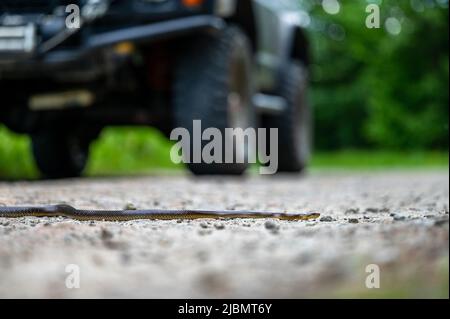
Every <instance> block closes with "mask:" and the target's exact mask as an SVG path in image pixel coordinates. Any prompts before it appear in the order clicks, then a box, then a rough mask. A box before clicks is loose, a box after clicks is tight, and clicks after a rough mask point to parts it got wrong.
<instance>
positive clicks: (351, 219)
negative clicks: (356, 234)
mask: <svg viewBox="0 0 450 319" xmlns="http://www.w3.org/2000/svg"><path fill="white" fill-rule="evenodd" d="M348 222H349V223H350V224H358V223H359V220H358V219H356V218H350V219H349V220H348Z"/></svg>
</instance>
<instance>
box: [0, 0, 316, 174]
mask: <svg viewBox="0 0 450 319" xmlns="http://www.w3.org/2000/svg"><path fill="white" fill-rule="evenodd" d="M297 4H298V1H296V0H292V1H290V0H287V1H272V0H0V97H1V100H0V123H3V125H6V126H7V127H8V128H9V129H11V130H13V131H15V132H19V133H25V134H29V135H30V136H31V140H32V151H33V154H34V157H35V160H36V163H37V166H38V167H39V169H40V170H41V172H42V174H43V175H44V176H46V177H49V178H62V177H72V176H79V175H80V174H81V173H82V171H83V169H84V167H85V164H86V161H87V158H88V153H89V145H90V144H91V142H92V141H93V140H94V139H96V138H97V137H98V136H99V133H100V132H101V130H102V128H104V127H105V126H113V125H146V126H153V127H156V128H158V129H160V130H161V131H162V132H164V133H165V134H169V133H170V132H171V130H172V129H173V128H176V127H185V128H187V129H190V130H191V129H192V126H193V124H192V123H193V120H202V126H203V127H215V128H219V129H220V130H224V129H225V128H228V127H229V128H236V127H242V128H247V127H267V128H278V129H279V145H278V148H279V170H280V171H289V172H296V171H301V170H302V169H303V168H304V167H305V165H306V163H307V160H308V156H309V153H310V139H311V134H310V126H311V114H310V109H309V107H308V103H307V98H306V89H307V78H308V65H309V63H310V57H309V55H308V42H307V38H306V36H305V31H304V27H305V26H307V25H308V23H309V16H308V14H307V13H306V12H305V11H302V9H301V8H299V7H298V5H297ZM236 147H238V146H236ZM118 151H120V145H119V146H118ZM247 166H248V164H242V163H241V164H239V163H236V164H207V163H200V164H199V163H197V164H191V165H189V168H190V169H191V170H192V171H193V172H194V173H196V174H241V173H243V172H244V171H245V170H246V168H247Z"/></svg>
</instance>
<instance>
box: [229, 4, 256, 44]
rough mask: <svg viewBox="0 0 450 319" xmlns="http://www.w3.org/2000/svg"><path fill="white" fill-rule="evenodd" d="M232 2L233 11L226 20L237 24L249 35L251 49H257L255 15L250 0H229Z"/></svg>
mask: <svg viewBox="0 0 450 319" xmlns="http://www.w3.org/2000/svg"><path fill="white" fill-rule="evenodd" d="M229 1H231V2H232V3H233V7H234V11H233V14H232V15H230V17H228V18H227V21H228V22H230V23H234V24H236V25H238V26H239V27H240V28H241V29H242V30H243V31H244V32H245V33H246V35H247V36H248V37H249V39H250V42H251V45H252V50H253V51H256V50H257V49H258V43H257V42H258V40H257V38H258V36H257V27H256V16H255V10H254V6H253V1H252V0H229Z"/></svg>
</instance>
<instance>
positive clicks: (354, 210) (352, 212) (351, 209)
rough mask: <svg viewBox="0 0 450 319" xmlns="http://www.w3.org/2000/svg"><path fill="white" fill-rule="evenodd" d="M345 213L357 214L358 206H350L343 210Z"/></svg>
mask: <svg viewBox="0 0 450 319" xmlns="http://www.w3.org/2000/svg"><path fill="white" fill-rule="evenodd" d="M345 214H346V215H354V214H359V208H350V209H347V210H346V211H345Z"/></svg>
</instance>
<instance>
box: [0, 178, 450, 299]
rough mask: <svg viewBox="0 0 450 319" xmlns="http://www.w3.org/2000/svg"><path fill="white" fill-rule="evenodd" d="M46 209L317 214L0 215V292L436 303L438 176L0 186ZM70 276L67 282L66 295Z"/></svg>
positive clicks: (443, 287)
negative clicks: (111, 218)
mask: <svg viewBox="0 0 450 319" xmlns="http://www.w3.org/2000/svg"><path fill="white" fill-rule="evenodd" d="M54 203H68V204H71V205H74V206H76V207H77V208H97V209H122V208H124V207H125V206H127V205H130V204H132V205H134V206H135V207H137V208H168V209H169V208H170V209H181V208H192V209H231V210H232V209H255V210H268V211H298V212H319V213H321V218H320V219H319V220H317V221H309V222H281V221H277V220H240V221H232V220H203V221H133V222H124V223H118V222H117V223H115V222H78V221H72V220H66V219H63V218H43V219H38V218H21V219H5V218H0V297H3V298H10V297H25V298H29V297H30V298H31V297H50V298H61V297H62V298H78V297H87V298H93V297H106V298H115V297H125V298H203V297H205V298H216V297H224V298H227V297H231V298H283V297H285V298H303V297H369V298H370V297H387V298H389V297H446V298H448V273H449V265H448V257H449V236H448V235H449V215H448V209H449V207H448V206H449V173H448V170H443V171H427V172H410V171H403V172H393V171H388V172H374V173H345V172H334V173H333V172H328V173H325V172H322V173H313V174H309V175H308V176H304V177H301V178H300V177H295V176H284V177H274V178H261V177H250V178H246V179H243V180H242V179H200V180H199V179H194V178H190V177H187V176H173V177H168V176H166V177H161V176H154V177H152V176H150V177H139V178H105V179H100V178H98V179H95V178H94V179H80V180H65V181H50V182H17V183H2V182H0V205H2V206H5V205H28V204H42V205H47V204H54ZM68 265H75V268H73V266H72V268H71V266H69V267H68ZM368 265H376V266H377V267H379V270H380V288H379V289H368V288H367V286H366V281H367V276H369V275H370V274H375V275H376V272H375V273H367V272H366V270H369V271H373V270H374V269H376V267H375V268H373V266H371V267H369V268H367V269H366V267H367V266H368ZM77 267H78V268H77ZM74 269H79V278H80V281H79V283H80V287H79V288H73V289H70V287H73V285H74V284H75V285H76V280H75V279H74V278H75V277H73V276H76V274H77V271H76V270H75V271H74ZM369 279H373V277H369ZM372 283H376V280H375V281H372ZM67 285H68V286H69V288H68V287H67Z"/></svg>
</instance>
